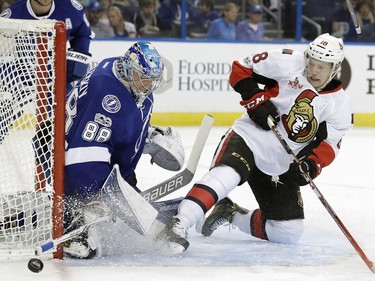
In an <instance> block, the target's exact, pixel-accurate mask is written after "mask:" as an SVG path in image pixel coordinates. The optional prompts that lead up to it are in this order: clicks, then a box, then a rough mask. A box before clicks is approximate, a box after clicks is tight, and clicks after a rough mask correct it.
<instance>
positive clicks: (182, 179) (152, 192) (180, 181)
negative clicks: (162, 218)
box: [141, 114, 214, 203]
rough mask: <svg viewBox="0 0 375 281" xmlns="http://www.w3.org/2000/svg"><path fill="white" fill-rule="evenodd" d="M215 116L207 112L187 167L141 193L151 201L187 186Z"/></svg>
mask: <svg viewBox="0 0 375 281" xmlns="http://www.w3.org/2000/svg"><path fill="white" fill-rule="evenodd" d="M213 122H214V117H213V116H211V115H209V114H207V115H206V116H205V117H204V118H203V121H202V124H201V126H200V128H199V131H198V134H197V136H196V138H195V141H194V145H193V148H192V150H191V153H190V157H189V160H188V162H187V165H186V168H185V169H184V170H183V171H181V172H180V173H178V174H176V175H175V176H173V177H171V178H169V179H167V180H165V181H163V182H162V183H159V184H157V185H155V186H153V187H151V188H149V189H146V190H144V191H142V192H141V195H142V196H143V197H144V198H145V199H146V200H147V201H148V202H150V203H152V202H155V201H156V200H158V199H160V198H163V197H164V196H166V195H168V194H170V193H172V192H175V191H176V190H178V189H180V188H181V187H184V186H186V185H187V184H189V183H190V182H191V180H192V179H193V177H194V174H195V171H196V169H197V166H198V162H199V158H200V156H201V153H202V150H203V147H204V145H205V143H206V140H207V137H208V134H209V133H210V130H211V128H212V125H213Z"/></svg>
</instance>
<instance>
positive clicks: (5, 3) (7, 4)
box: [0, 0, 14, 12]
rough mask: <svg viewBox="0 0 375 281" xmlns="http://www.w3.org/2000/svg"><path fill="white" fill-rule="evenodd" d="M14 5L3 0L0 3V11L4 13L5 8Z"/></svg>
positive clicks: (8, 0) (9, 1)
mask: <svg viewBox="0 0 375 281" xmlns="http://www.w3.org/2000/svg"><path fill="white" fill-rule="evenodd" d="M13 3H14V1H11V0H3V1H0V4H1V7H0V9H1V11H0V12H2V11H4V10H5V9H6V8H8V7H9V6H10V5H12V4H13Z"/></svg>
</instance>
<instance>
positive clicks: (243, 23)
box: [0, 0, 375, 42]
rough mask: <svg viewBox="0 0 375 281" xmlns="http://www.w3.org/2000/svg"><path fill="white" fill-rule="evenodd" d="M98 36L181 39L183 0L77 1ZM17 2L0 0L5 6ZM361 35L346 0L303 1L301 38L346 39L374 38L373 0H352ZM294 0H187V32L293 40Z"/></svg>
mask: <svg viewBox="0 0 375 281" xmlns="http://www.w3.org/2000/svg"><path fill="white" fill-rule="evenodd" d="M77 1H79V2H80V3H81V4H82V6H83V7H84V9H85V12H86V15H87V19H88V21H89V22H90V25H91V28H92V30H93V31H94V32H95V35H96V38H118V37H121V38H135V37H144V38H152V37H159V38H181V18H182V17H181V0H139V1H137V0H77ZM13 2H15V0H0V3H1V10H2V11H3V10H5V9H6V8H7V7H8V6H9V5H11V4H12V3H13ZM352 2H353V5H354V7H355V11H356V15H357V18H358V20H359V23H360V26H361V29H362V33H363V35H361V36H358V35H357V34H356V32H355V28H354V25H353V23H352V20H351V16H350V13H349V11H348V7H347V5H346V1H345V0H302V14H303V16H304V17H303V19H302V38H303V39H306V40H312V39H314V38H315V37H316V36H318V35H319V33H325V32H328V33H331V34H333V35H334V36H336V37H341V38H343V39H344V41H350V42H355V41H360V42H366V41H367V42H375V16H374V15H375V0H352ZM296 6H297V0H231V1H224V0H187V3H186V15H185V21H184V22H185V24H186V36H187V38H197V39H214V40H215V39H218V40H242V41H259V40H273V39H278V40H280V39H294V38H295V31H296Z"/></svg>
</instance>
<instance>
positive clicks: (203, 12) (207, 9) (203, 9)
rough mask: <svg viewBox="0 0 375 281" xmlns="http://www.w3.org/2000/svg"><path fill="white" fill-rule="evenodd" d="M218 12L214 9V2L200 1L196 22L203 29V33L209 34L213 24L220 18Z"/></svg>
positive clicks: (209, 0) (208, 0)
mask: <svg viewBox="0 0 375 281" xmlns="http://www.w3.org/2000/svg"><path fill="white" fill-rule="evenodd" d="M219 17H220V15H219V13H218V11H216V10H215V9H214V3H213V1H212V0H200V1H199V3H198V13H197V16H196V22H198V23H199V25H200V26H201V27H202V31H203V32H207V31H208V28H209V26H210V25H211V22H213V21H214V20H216V19H217V18H219Z"/></svg>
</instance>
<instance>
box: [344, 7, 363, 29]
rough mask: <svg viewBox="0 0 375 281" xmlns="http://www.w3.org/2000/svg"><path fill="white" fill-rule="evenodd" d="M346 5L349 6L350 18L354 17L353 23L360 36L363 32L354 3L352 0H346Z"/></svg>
mask: <svg viewBox="0 0 375 281" xmlns="http://www.w3.org/2000/svg"><path fill="white" fill-rule="evenodd" d="M346 5H347V6H348V10H349V13H350V16H351V17H352V21H353V24H354V28H355V31H356V32H357V34H358V35H359V34H361V32H362V31H361V27H360V26H359V22H358V19H357V16H356V14H355V10H354V7H353V3H352V1H351V0H346Z"/></svg>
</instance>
